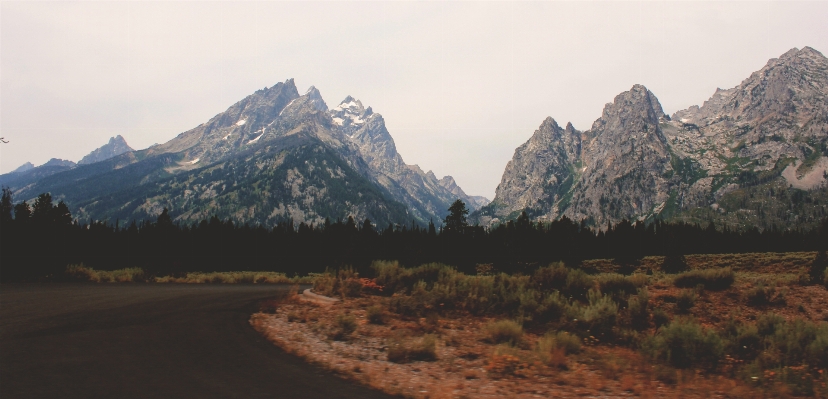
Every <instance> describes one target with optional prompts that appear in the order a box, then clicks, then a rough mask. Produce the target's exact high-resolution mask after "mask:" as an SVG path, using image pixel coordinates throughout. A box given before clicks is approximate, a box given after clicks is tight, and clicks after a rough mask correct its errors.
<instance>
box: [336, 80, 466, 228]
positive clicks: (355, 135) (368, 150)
mask: <svg viewBox="0 0 828 399" xmlns="http://www.w3.org/2000/svg"><path fill="white" fill-rule="evenodd" d="M330 115H331V120H332V121H333V124H334V126H335V128H336V129H337V130H339V131H340V132H342V133H343V134H344V135H345V136H346V137H348V138H349V139H350V142H351V143H353V144H354V145H355V146H356V148H357V151H358V152H359V154H360V156H361V157H362V159H364V160H365V162H366V163H367V164H368V166H369V168H370V176H371V178H373V179H374V180H375V181H376V182H377V183H378V184H379V185H380V186H382V187H383V188H385V189H386V190H388V191H389V192H390V193H391V194H392V195H393V196H394V198H395V199H397V200H398V201H400V202H402V203H404V204H406V205H407V206H408V207H409V209H411V211H412V214H413V216H414V217H415V218H417V219H419V220H420V221H422V222H427V221H429V219H433V220H438V219H442V218H443V217H444V216H445V215H446V211H447V209H448V207H449V206H450V205H451V203H452V202H454V201H455V200H457V199H461V200H463V201H464V202H466V204H467V206H469V207H470V208H471V209H473V210H476V209H478V208H480V206H479V205H477V204H478V202H477V201H476V200H474V199H472V198H471V197H469V196H468V195H466V193H465V192H463V190H462V189H461V188H460V187H459V186H457V184H456V183H455V181H454V178H452V177H451V176H445V177H443V178H442V179H437V177H436V176H435V175H434V173H432V172H431V171H429V172H423V171H422V170H421V169H420V167H419V166H417V165H406V164H405V162H404V161H403V159H402V156H400V154H399V153H398V152H397V147H396V145H395V144H394V139H393V138H392V137H391V134H390V133H389V132H388V129H387V128H386V127H385V120H384V119H383V117H382V115H380V114H378V113H374V112H373V110H372V109H371V107H368V108H365V107H364V106H363V104H362V102H361V101H359V100H357V99H354V98H353V97H351V96H348V97H346V98H345V100H343V101H342V102H341V103H340V104H339V105H338V106H337V107H336V108H334V109H332V110H331V111H330Z"/></svg>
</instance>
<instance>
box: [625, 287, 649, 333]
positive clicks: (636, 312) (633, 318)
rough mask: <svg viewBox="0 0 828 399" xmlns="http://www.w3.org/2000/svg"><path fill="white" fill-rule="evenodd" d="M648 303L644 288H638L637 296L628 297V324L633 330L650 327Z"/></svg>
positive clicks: (647, 293) (647, 294)
mask: <svg viewBox="0 0 828 399" xmlns="http://www.w3.org/2000/svg"><path fill="white" fill-rule="evenodd" d="M649 303H650V294H649V292H647V289H646V288H640V289H639V290H638V295H635V296H630V298H629V299H628V300H627V311H628V312H629V315H630V324H631V325H632V327H633V328H635V329H638V330H643V329H645V328H647V327H649V325H650V313H649V311H648V309H647V306H648V305H649Z"/></svg>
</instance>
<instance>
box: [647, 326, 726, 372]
mask: <svg viewBox="0 0 828 399" xmlns="http://www.w3.org/2000/svg"><path fill="white" fill-rule="evenodd" d="M644 348H645V350H646V351H648V352H649V353H650V354H651V356H653V357H654V358H656V359H658V360H662V361H665V362H667V363H670V365H672V366H673V367H676V368H682V369H683V368H691V367H704V368H707V369H713V368H715V367H716V365H717V364H718V362H719V359H720V358H721V357H722V354H723V352H724V344H723V342H722V339H721V338H720V337H719V335H718V334H716V332H714V331H712V330H710V329H706V328H702V326H701V325H699V324H698V323H696V322H695V321H692V320H678V321H674V322H672V323H670V324H668V325H666V326H664V327H661V328H660V329H659V330H658V333H657V334H656V335H655V336H654V337H652V338H650V339H648V340H647V341H645V343H644Z"/></svg>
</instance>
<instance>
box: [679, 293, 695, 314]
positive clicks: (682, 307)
mask: <svg viewBox="0 0 828 399" xmlns="http://www.w3.org/2000/svg"><path fill="white" fill-rule="evenodd" d="M695 305H696V292H695V291H693V290H681V292H679V296H678V297H677V298H676V308H678V310H679V311H680V312H684V313H686V312H688V311H690V309H692V308H693V306H695Z"/></svg>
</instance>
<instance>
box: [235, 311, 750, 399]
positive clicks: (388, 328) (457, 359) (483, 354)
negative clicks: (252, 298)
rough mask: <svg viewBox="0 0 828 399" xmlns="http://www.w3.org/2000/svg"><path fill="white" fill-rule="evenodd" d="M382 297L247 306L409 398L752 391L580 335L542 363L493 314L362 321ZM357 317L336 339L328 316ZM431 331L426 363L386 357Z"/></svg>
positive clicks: (310, 355)
mask: <svg viewBox="0 0 828 399" xmlns="http://www.w3.org/2000/svg"><path fill="white" fill-rule="evenodd" d="M385 300H387V298H381V297H367V298H357V299H346V300H344V301H342V302H338V303H335V304H333V305H330V306H325V307H322V306H319V305H317V304H314V303H309V302H302V301H296V300H288V301H285V302H284V303H282V304H280V306H278V307H277V308H276V309H275V314H266V313H256V314H254V315H253V317H252V318H251V320H250V322H251V324H252V325H253V326H254V327H255V328H256V329H257V330H258V331H260V332H261V333H262V334H264V335H265V336H266V337H267V338H268V339H269V340H271V341H272V342H274V343H275V344H276V345H278V346H280V347H281V348H283V349H285V350H286V351H288V352H290V353H293V354H296V355H298V356H300V357H303V358H305V359H306V360H307V361H310V362H312V363H315V364H318V365H321V366H323V367H325V368H327V369H330V370H333V371H336V372H337V373H339V374H340V375H341V376H342V377H344V378H348V379H351V380H354V381H356V382H359V383H361V384H364V385H367V386H370V387H373V388H375V389H379V390H382V391H385V392H388V393H391V394H398V395H403V396H405V397H411V398H502V397H512V398H537V397H633V396H635V397H688V398H708V397H740V396H741V397H745V396H752V395H753V396H755V394H756V392H755V391H753V390H751V389H750V388H749V387H747V386H745V385H744V384H742V383H740V382H738V381H736V380H731V379H726V378H723V377H719V376H705V375H702V374H700V373H698V372H693V371H683V372H682V371H678V370H673V369H669V370H666V371H665V369H663V368H662V367H660V366H658V365H656V364H652V363H650V362H649V361H648V360H647V359H646V358H644V357H643V356H642V355H641V354H639V353H637V352H635V351H633V350H631V349H627V348H623V347H616V346H610V345H599V344H596V343H590V342H589V340H587V342H585V345H584V346H583V347H582V350H581V352H580V353H578V354H571V355H566V354H565V353H564V352H563V351H560V352H558V353H557V354H553V356H552V358H551V359H548V360H547V362H546V363H544V362H542V361H541V358H540V357H539V356H538V352H537V351H536V350H534V349H533V348H535V346H536V342H537V341H538V339H539V337H538V335H536V334H533V333H531V332H529V333H526V334H525V335H524V342H522V343H521V344H520V345H518V346H517V347H507V346H503V345H501V346H496V345H493V344H490V343H487V342H486V336H485V333H484V328H483V327H484V326H485V325H486V324H487V323H489V322H491V321H492V320H493V319H491V318H485V317H471V316H469V315H465V314H455V315H451V316H449V317H446V318H431V319H425V318H423V319H408V318H403V317H400V316H398V315H394V314H386V315H385V316H386V317H385V322H384V324H382V325H376V324H369V323H368V321H367V315H366V313H367V308H369V307H370V306H372V305H383V302H384V301H385ZM341 315H347V316H349V317H353V318H354V319H355V320H356V321H357V328H356V331H354V332H353V333H351V334H349V335H348V336H347V337H346V338H345V339H344V340H342V341H336V340H334V339H332V338H330V337H332V336H334V335H335V334H334V332H335V330H336V329H337V321H336V320H337V317H338V316H340V317H341ZM426 334H431V335H433V336H435V337H437V345H436V350H435V352H436V355H437V360H435V361H412V362H408V363H393V362H389V361H388V355H387V353H388V348H389V343H392V342H405V341H408V342H417V340H420V339H422V337H423V336H425V335H426Z"/></svg>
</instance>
